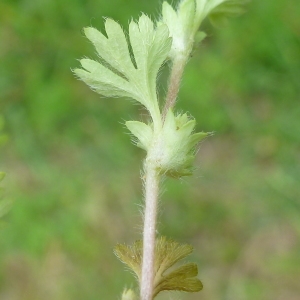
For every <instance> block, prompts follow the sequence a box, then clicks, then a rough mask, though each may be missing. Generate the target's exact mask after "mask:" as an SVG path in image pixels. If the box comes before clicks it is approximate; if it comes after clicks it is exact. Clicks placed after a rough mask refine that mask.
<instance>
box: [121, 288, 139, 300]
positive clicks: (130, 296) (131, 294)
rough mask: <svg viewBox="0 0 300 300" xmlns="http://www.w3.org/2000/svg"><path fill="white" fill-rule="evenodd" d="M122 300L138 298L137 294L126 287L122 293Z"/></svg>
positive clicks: (135, 299)
mask: <svg viewBox="0 0 300 300" xmlns="http://www.w3.org/2000/svg"><path fill="white" fill-rule="evenodd" d="M121 300H137V296H136V294H135V293H134V291H133V290H131V289H125V290H124V291H123V294H122V298H121Z"/></svg>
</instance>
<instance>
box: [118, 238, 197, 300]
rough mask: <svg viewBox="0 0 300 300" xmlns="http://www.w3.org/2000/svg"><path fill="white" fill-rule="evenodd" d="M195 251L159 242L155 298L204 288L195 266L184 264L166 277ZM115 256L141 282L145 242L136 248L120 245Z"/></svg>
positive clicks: (157, 244)
mask: <svg viewBox="0 0 300 300" xmlns="http://www.w3.org/2000/svg"><path fill="white" fill-rule="evenodd" d="M192 251H193V247H192V246H190V245H187V244H180V243H178V242H175V241H174V240H172V239H167V238H166V237H159V238H157V239H156V244H155V265H154V268H155V278H154V296H156V295H157V294H158V293H159V292H161V291H165V290H176V291H186V292H198V291H200V290H201V289H202V288H203V286H202V283H201V281H200V280H199V279H198V278H196V276H197V274H198V269H197V266H196V265H195V264H193V263H188V264H184V265H182V266H180V267H178V268H176V269H175V270H173V271H171V272H169V273H166V272H167V271H168V270H169V269H170V267H172V266H174V264H176V263H177V262H178V261H179V260H181V259H183V258H185V257H186V256H188V255H189V254H191V253H192ZM114 252H115V254H116V256H117V257H118V258H119V259H120V260H121V261H122V262H123V263H125V264H126V265H127V266H128V267H129V268H130V269H131V270H132V271H134V273H135V274H136V276H137V279H138V280H139V281H140V279H141V265H142V252H143V243H142V241H141V240H138V241H136V242H135V243H134V244H133V245H132V246H127V245H124V244H118V245H117V246H116V247H115V249H114Z"/></svg>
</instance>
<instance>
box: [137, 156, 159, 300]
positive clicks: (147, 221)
mask: <svg viewBox="0 0 300 300" xmlns="http://www.w3.org/2000/svg"><path fill="white" fill-rule="evenodd" d="M145 177H146V178H145V213H144V214H145V215H144V233H143V265H142V278H141V290H140V293H141V300H152V299H153V281H154V262H155V261H154V259H155V257H154V255H155V233H156V215H157V200H158V190H159V174H158V171H157V170H156V168H155V167H153V165H152V164H151V163H150V162H147V159H146V164H145Z"/></svg>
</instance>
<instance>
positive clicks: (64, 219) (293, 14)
mask: <svg viewBox="0 0 300 300" xmlns="http://www.w3.org/2000/svg"><path fill="white" fill-rule="evenodd" d="M160 4H161V1H160V0H159V1H156V0H152V1H148V0H139V1H136V0H126V1H125V0H123V1H122V0H109V1H106V0H105V1H104V0H86V1H83V0H19V1H18V0H15V1H13V0H10V1H9V0H1V2H0V22H1V24H0V25H1V26H0V61H1V65H0V114H1V116H2V118H3V120H4V124H5V125H4V127H3V129H2V131H3V132H4V133H5V134H6V135H7V136H8V141H7V142H6V144H5V145H4V146H3V147H2V148H1V156H0V170H1V171H5V172H6V173H7V176H6V178H5V180H4V181H3V182H2V184H1V185H2V187H4V188H5V195H4V199H3V200H1V201H2V202H1V215H2V217H1V223H0V299H1V300H40V299H43V300H68V299H72V300H83V299H85V300H96V299H119V298H118V297H119V296H120V294H121V291H122V289H123V287H124V286H125V285H126V286H127V287H130V286H134V280H133V277H132V276H131V274H130V273H129V272H125V271H124V267H123V265H122V264H121V263H120V262H119V261H118V260H117V259H116V258H115V257H114V254H113V252H112V249H113V247H114V245H115V244H116V243H119V242H125V243H132V242H133V241H134V240H136V239H138V238H140V236H141V224H142V222H141V216H140V210H141V206H140V205H141V203H142V193H141V189H142V184H141V180H140V169H141V167H142V159H143V157H144V153H143V152H142V150H141V149H138V148H136V147H134V146H133V145H132V144H131V142H130V136H129V134H128V132H127V130H126V129H125V126H124V121H125V120H132V119H134V120H141V119H145V116H143V115H144V113H145V112H144V111H143V109H142V108H141V107H139V106H137V105H132V103H130V101H125V100H124V99H104V98H101V97H100V96H99V95H97V94H95V93H93V92H92V91H91V90H89V88H88V87H87V86H86V85H84V84H83V83H82V82H80V81H78V80H76V79H75V78H74V76H73V74H72V72H71V69H72V68H75V67H78V66H79V63H78V61H77V59H79V58H81V57H83V56H88V57H94V58H95V57H96V55H95V52H94V49H93V47H92V45H91V44H90V43H89V42H88V40H87V39H85V38H84V36H83V33H82V28H83V27H85V26H89V25H92V26H94V27H97V28H99V29H103V18H102V16H109V17H112V18H114V19H116V20H118V21H119V22H120V23H121V24H122V25H123V26H124V27H125V28H126V27H127V25H128V20H130V19H131V18H132V17H133V18H137V17H138V16H139V14H140V12H141V11H143V12H145V13H147V14H150V15H152V16H158V14H159V9H160V8H159V7H160ZM299 15H300V5H299V1H298V0H294V1H292V0H291V1H281V0H266V1H260V0H253V1H252V2H251V3H250V4H249V5H248V7H247V13H246V14H245V15H243V16H241V17H239V18H236V19H232V20H230V22H229V23H228V26H227V27H225V28H219V29H216V28H213V27H212V26H211V25H210V24H209V23H208V22H207V23H205V24H204V25H203V29H204V30H205V31H206V32H207V34H208V37H207V38H206V40H205V41H204V42H203V43H202V45H201V47H200V49H199V51H198V52H197V53H196V54H195V55H194V57H193V58H192V59H191V61H190V63H189V65H188V67H187V69H186V72H185V77H184V80H183V82H182V89H181V92H180V96H179V102H178V105H177V107H178V110H182V111H188V112H190V114H191V115H193V116H194V117H195V118H196V119H197V121H198V125H197V126H198V128H197V130H204V131H214V132H215V135H214V136H213V137H211V138H209V139H207V140H206V141H205V142H203V143H202V145H201V147H200V150H199V152H198V155H197V160H196V166H197V169H196V171H195V175H194V176H193V177H192V178H187V179H183V180H181V181H180V182H178V181H174V180H167V181H165V183H164V193H163V194H162V196H161V205H160V219H159V220H160V224H159V232H160V233H161V234H163V235H167V236H168V237H172V238H174V239H176V240H178V241H180V242H185V243H191V244H193V245H194V247H195V251H194V253H193V255H192V256H191V258H190V259H191V260H193V261H196V262H197V263H198V265H199V277H200V278H201V280H202V281H203V283H204V290H203V291H202V292H201V293H197V294H184V293H172V294H169V293H165V294H161V296H159V297H158V298H159V299H203V300H220V299H228V300H248V299H249V300H250V299H256V300H271V299H272V300H299V299H300V281H299V279H300V239H299V237H300V186H299V178H300V169H299V163H300V103H299V95H300V80H299V79H300V18H299ZM162 90H163V89H162ZM9 205H10V206H11V208H10V210H9V211H8V212H7V206H9ZM4 210H5V211H4ZM5 212H6V213H5Z"/></svg>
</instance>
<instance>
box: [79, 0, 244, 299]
mask: <svg viewBox="0 0 300 300" xmlns="http://www.w3.org/2000/svg"><path fill="white" fill-rule="evenodd" d="M245 2H246V1H245V0H182V1H180V2H179V3H178V5H177V7H176V8H173V7H172V6H171V5H170V4H168V3H167V2H163V4H162V12H161V16H160V17H159V18H158V20H157V21H154V20H152V19H151V18H150V17H148V16H147V15H145V14H142V15H141V16H140V17H139V19H138V20H136V21H134V20H132V21H131V22H130V24H129V29H128V33H125V32H124V30H123V29H122V27H121V26H120V25H119V24H118V23H117V22H116V21H114V20H112V19H109V18H107V19H106V20H105V34H103V33H101V32H100V31H98V30H97V29H95V28H92V27H87V28H85V29H84V33H85V35H86V37H87V38H88V39H89V40H90V41H91V42H92V44H93V45H94V46H95V48H96V50H97V54H98V57H99V58H98V60H97V61H95V60H91V59H87V58H84V59H81V60H80V63H81V66H82V68H78V69H75V70H74V73H75V74H76V76H77V77H79V78H80V79H81V80H82V81H84V82H85V83H86V84H88V85H89V86H90V87H91V88H92V90H94V91H95V92H97V93H99V94H100V95H103V96H105V97H122V98H131V99H134V100H136V101H137V102H139V103H140V104H141V105H143V106H144V107H145V108H146V109H147V111H148V112H149V119H148V122H146V123H144V122H140V121H127V122H126V123H125V125H126V127H127V128H128V130H129V131H130V132H131V134H132V135H133V136H134V143H135V145H136V146H138V147H140V148H142V149H143V150H145V151H146V158H145V160H144V167H143V180H144V181H145V182H144V189H145V191H144V195H145V200H144V206H145V207H144V214H143V215H144V226H143V228H144V229H143V237H142V239H141V240H139V241H136V242H135V243H134V244H133V245H131V246H127V245H125V244H119V245H117V246H116V248H115V254H116V255H117V257H118V258H119V259H120V260H121V261H122V262H124V263H125V264H126V265H127V266H128V267H129V268H130V269H131V270H132V271H133V272H134V273H135V275H136V278H137V281H138V284H139V292H138V293H139V297H140V299H141V300H152V299H154V298H155V296H156V295H157V294H158V293H159V292H161V291H165V290H170V291H172V290H179V291H186V292H198V291H200V290H201V289H202V288H203V286H202V283H201V281H200V280H199V279H198V278H197V274H198V269H197V266H196V264H194V263H186V264H183V265H181V266H179V267H177V268H175V269H174V268H173V269H172V270H171V271H170V270H169V269H170V267H172V266H174V264H175V263H177V262H178V261H179V260H181V259H182V258H185V257H186V256H187V255H189V254H190V253H191V252H192V251H193V248H192V247H191V246H189V245H186V244H184V245H181V244H179V243H177V242H175V241H174V240H172V239H168V238H166V237H160V236H157V234H156V223H157V202H158V195H159V189H160V182H161V180H162V178H164V177H173V178H175V179H179V178H181V177H183V176H189V175H191V174H192V171H193V160H194V157H195V153H196V148H197V145H198V144H199V142H201V141H202V140H203V139H204V138H205V137H207V136H208V135H209V133H205V132H194V131H195V125H196V121H195V119H193V118H192V117H191V116H190V115H189V114H187V113H178V112H176V110H175V108H174V106H175V103H176V99H177V95H178V91H179V87H180V82H181V78H182V75H183V71H184V68H185V66H186V64H187V62H188V60H189V59H190V57H191V53H192V52H193V51H194V50H195V49H196V48H197V46H198V44H199V43H200V42H201V41H202V40H203V39H204V38H205V33H204V32H202V31H201V30H200V29H199V28H200V25H201V23H202V22H203V20H204V19H205V18H206V17H209V18H210V20H211V21H212V22H213V23H217V24H219V25H220V24H221V25H222V24H223V23H224V20H226V18H227V17H228V16H235V15H237V14H240V13H241V12H243V5H244V3H245ZM166 62H167V63H168V65H169V66H170V68H169V70H170V71H169V80H168V86H167V87H166V90H167V93H166V95H165V100H164V101H161V100H160V99H159V93H158V90H157V77H158V72H159V70H160V69H161V67H162V66H163V64H165V63H166ZM122 299H123V300H125V299H126V300H133V299H138V296H137V292H136V291H133V290H132V289H128V290H125V291H124V292H123V295H122Z"/></svg>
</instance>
